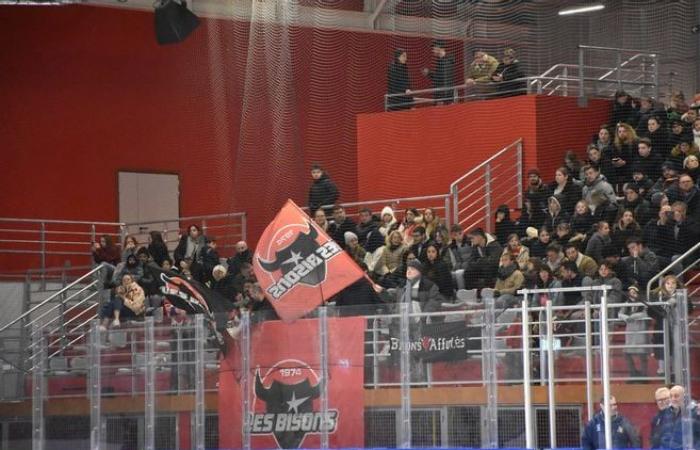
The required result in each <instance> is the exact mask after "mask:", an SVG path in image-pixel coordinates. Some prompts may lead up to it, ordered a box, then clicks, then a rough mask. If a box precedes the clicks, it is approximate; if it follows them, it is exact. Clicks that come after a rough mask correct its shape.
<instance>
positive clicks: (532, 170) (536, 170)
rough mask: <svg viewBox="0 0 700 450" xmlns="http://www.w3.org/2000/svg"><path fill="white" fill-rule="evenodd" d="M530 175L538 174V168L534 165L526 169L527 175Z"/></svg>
mask: <svg viewBox="0 0 700 450" xmlns="http://www.w3.org/2000/svg"><path fill="white" fill-rule="evenodd" d="M530 175H537V176H538V177H539V176H540V169H538V168H536V167H534V168H532V169H530V170H528V171H527V176H528V177H529V176H530Z"/></svg>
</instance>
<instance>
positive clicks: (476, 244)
mask: <svg viewBox="0 0 700 450" xmlns="http://www.w3.org/2000/svg"><path fill="white" fill-rule="evenodd" d="M469 239H470V240H471V244H472V255H471V261H469V266H468V268H467V269H466V270H465V271H464V281H465V283H466V285H467V289H475V288H476V289H481V288H484V287H489V286H492V285H493V283H494V281H495V279H496V272H497V271H498V262H499V260H500V259H501V253H503V249H502V248H501V246H500V245H499V244H498V242H496V240H489V237H488V236H487V235H486V233H485V232H484V230H482V229H481V228H476V229H474V230H472V231H470V232H469Z"/></svg>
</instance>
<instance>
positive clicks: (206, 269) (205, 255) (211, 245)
mask: <svg viewBox="0 0 700 450" xmlns="http://www.w3.org/2000/svg"><path fill="white" fill-rule="evenodd" d="M206 243H207V245H206V246H205V247H204V249H203V250H202V274H201V276H199V277H198V279H199V281H200V282H202V283H207V282H208V281H211V277H212V271H213V270H214V267H216V266H218V265H219V252H217V251H216V246H217V244H216V237H214V236H209V237H207V238H206Z"/></svg>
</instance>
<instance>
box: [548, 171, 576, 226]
mask: <svg viewBox="0 0 700 450" xmlns="http://www.w3.org/2000/svg"><path fill="white" fill-rule="evenodd" d="M569 173H572V172H570V171H569V169H567V168H566V167H559V168H558V169H557V170H556V171H555V172H554V183H552V184H551V185H550V188H551V189H552V195H554V196H555V197H556V198H557V200H559V203H560V204H561V210H562V211H563V212H564V213H565V214H566V215H568V216H571V215H572V214H573V213H574V207H575V206H576V202H577V201H579V200H580V199H581V185H580V184H579V183H578V182H576V181H574V178H573V177H571V176H570V175H569Z"/></svg>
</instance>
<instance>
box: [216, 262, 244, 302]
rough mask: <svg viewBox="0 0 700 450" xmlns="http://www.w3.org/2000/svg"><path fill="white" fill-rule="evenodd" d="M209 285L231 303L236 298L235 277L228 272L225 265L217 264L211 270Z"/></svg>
mask: <svg viewBox="0 0 700 450" xmlns="http://www.w3.org/2000/svg"><path fill="white" fill-rule="evenodd" d="M211 275H212V276H211V281H210V287H211V289H212V290H213V291H216V292H218V293H220V294H221V295H222V296H223V297H224V298H225V299H226V300H228V301H230V302H231V303H233V302H234V301H235V299H236V294H237V293H238V291H237V290H236V279H235V277H234V276H233V275H231V274H229V273H228V269H226V266H222V265H221V264H217V265H216V266H214V268H213V269H212V272H211Z"/></svg>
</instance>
